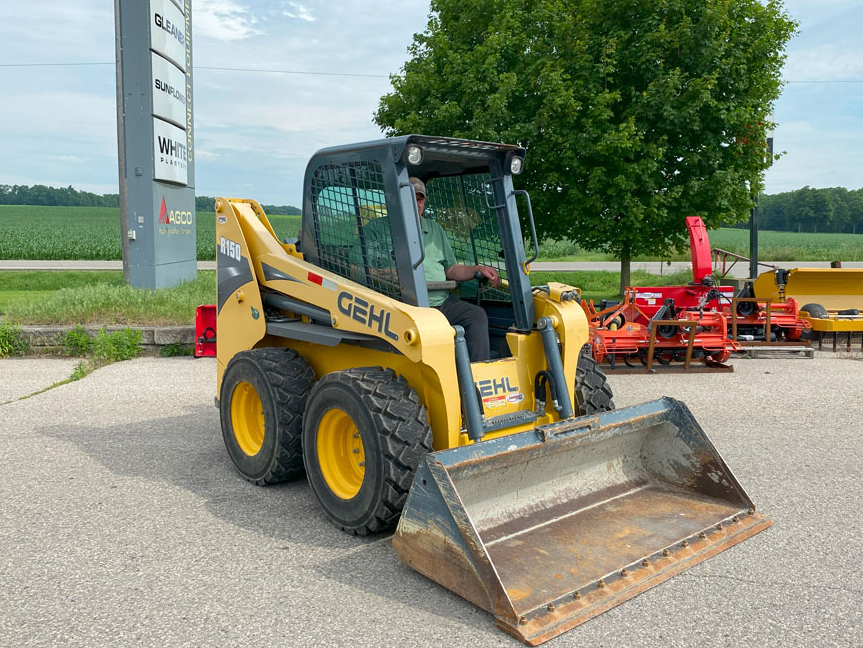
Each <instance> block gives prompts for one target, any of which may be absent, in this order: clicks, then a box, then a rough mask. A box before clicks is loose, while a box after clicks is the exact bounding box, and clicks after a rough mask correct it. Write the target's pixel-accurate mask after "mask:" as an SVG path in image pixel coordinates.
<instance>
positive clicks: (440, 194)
mask: <svg viewBox="0 0 863 648" xmlns="http://www.w3.org/2000/svg"><path fill="white" fill-rule="evenodd" d="M489 180H490V176H489V174H487V173H485V174H473V175H461V176H450V177H440V178H433V179H430V180H429V181H428V182H426V191H427V194H428V195H427V196H426V207H425V214H424V216H426V217H428V218H433V219H434V220H436V221H437V222H438V224H439V225H440V226H441V228H442V229H443V230H444V232H446V235H447V239H449V243H450V246H451V247H452V251H453V254H455V258H456V261H458V263H462V264H465V265H477V264H481V265H487V266H491V267H493V268H495V269H496V270H497V271H498V274H499V275H500V276H501V277H502V278H504V279H505V278H506V266H505V264H504V260H503V259H502V258H501V256H500V253H501V251H502V250H503V243H502V241H501V238H500V226H499V225H498V222H497V214H496V212H495V211H494V210H491V209H489V208H488V205H493V204H494V197H493V196H492V194H491V186H490V185H489V184H488V183H489ZM486 198H487V199H488V202H486ZM477 288H478V284H477V282H476V281H466V282H464V283H462V284H461V287H460V289H459V290H460V293H459V296H460V297H463V298H465V299H473V300H475V299H476V291H477ZM482 297H483V299H490V300H495V301H511V297H510V294H509V292H507V291H503V290H498V289H496V288H491V287H490V286H485V287H483V288H482Z"/></svg>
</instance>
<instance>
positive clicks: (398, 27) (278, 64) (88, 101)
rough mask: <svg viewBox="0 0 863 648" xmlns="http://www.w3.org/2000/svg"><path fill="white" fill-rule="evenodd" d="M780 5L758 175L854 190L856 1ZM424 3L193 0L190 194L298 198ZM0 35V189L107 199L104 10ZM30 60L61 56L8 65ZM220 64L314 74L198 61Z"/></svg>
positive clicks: (384, 79) (42, 7)
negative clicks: (777, 154)
mask: <svg viewBox="0 0 863 648" xmlns="http://www.w3.org/2000/svg"><path fill="white" fill-rule="evenodd" d="M785 7H786V10H787V11H788V13H789V14H790V15H791V16H792V17H794V18H795V19H797V20H798V21H799V22H800V34H799V35H798V36H797V37H796V38H794V39H793V40H792V42H791V43H790V45H789V47H788V62H787V64H786V68H785V74H784V78H785V79H786V80H787V81H788V85H787V86H786V87H785V90H784V92H783V95H782V97H781V98H780V100H779V101H778V102H777V104H776V109H775V119H776V121H777V122H778V123H779V126H778V128H777V130H776V133H775V146H776V149H777V150H778V151H787V154H786V155H785V156H784V157H783V158H782V159H781V160H780V161H779V162H777V163H776V164H775V165H774V167H773V168H771V169H770V170H769V171H768V173H767V177H766V183H767V192H768V193H776V192H779V191H788V190H792V189H796V188H799V187H802V186H804V185H810V186H813V187H831V186H844V187H847V188H849V189H857V188H860V187H863V179H861V169H863V110H861V106H863V39H861V38H860V36H859V32H860V28H861V25H863V2H851V1H847V0H845V1H840V0H787V1H786V2H785ZM428 9H429V4H428V1H427V0H374V1H363V0H329V1H323V0H321V1H316V0H305V1H304V2H286V1H282V0H278V1H277V0H254V1H253V0H210V1H205V0H198V1H197V2H195V1H193V25H194V34H193V36H194V38H193V47H194V57H195V66H196V71H195V88H194V90H195V128H196V149H197V151H196V153H197V155H196V162H195V163H196V169H195V174H196V190H197V193H198V194H204V195H223V196H227V195H230V196H238V197H247V198H256V199H258V200H260V201H261V202H264V203H276V204H293V205H297V206H299V205H300V201H301V196H302V176H303V172H304V169H305V165H306V162H307V161H308V159H309V157H310V156H311V155H312V153H314V151H316V150H317V149H319V148H322V147H324V146H330V145H334V144H343V143H348V142H352V141H361V140H366V139H374V138H377V137H379V136H380V131H379V130H378V128H377V127H376V126H375V125H374V124H373V123H372V121H371V116H372V113H373V112H374V110H375V109H376V107H377V103H378V100H379V98H380V97H381V96H382V95H383V94H385V93H386V92H388V91H389V89H390V85H389V80H388V75H389V74H390V73H394V72H398V71H399V70H400V68H401V66H402V64H403V63H404V61H405V59H406V56H407V47H408V45H409V44H410V42H411V39H412V36H413V34H414V33H415V32H421V31H422V30H423V29H424V28H425V26H426V23H427V19H428ZM0 42H2V43H3V47H2V49H0V80H2V87H3V89H4V92H3V98H2V101H0V184H37V183H41V184H49V185H54V186H67V185H70V184H71V185H72V186H74V187H76V188H79V189H86V190H89V191H94V192H97V193H104V192H116V191H117V160H116V154H117V128H116V91H115V75H114V67H113V60H114V17H113V3H112V2H108V1H106V0H76V1H75V2H68V0H30V1H29V2H22V3H12V2H4V3H3V6H2V8H0ZM33 63H66V64H76V65H64V66H27V67H21V66H20V64H33ZM81 63H96V64H101V65H77V64H81ZM224 67H231V68H246V69H255V70H282V71H293V72H304V73H314V74H288V73H267V72H248V71H246V72H235V71H225V70H214V69H207V68H224ZM345 75H354V76H345ZM529 160H530V158H529V157H528V163H529Z"/></svg>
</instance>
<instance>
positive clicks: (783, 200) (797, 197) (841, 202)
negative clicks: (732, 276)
mask: <svg viewBox="0 0 863 648" xmlns="http://www.w3.org/2000/svg"><path fill="white" fill-rule="evenodd" d="M758 227H759V229H769V230H780V231H789V232H837V233H839V232H846V233H849V234H859V233H863V189H857V190H854V191H849V190H848V189H845V188H843V187H833V188H830V189H813V188H812V187H803V188H802V189H797V190H795V191H787V192H785V193H779V194H773V195H770V196H762V197H761V198H760V199H759V201H758Z"/></svg>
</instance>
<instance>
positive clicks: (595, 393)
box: [575, 351, 614, 416]
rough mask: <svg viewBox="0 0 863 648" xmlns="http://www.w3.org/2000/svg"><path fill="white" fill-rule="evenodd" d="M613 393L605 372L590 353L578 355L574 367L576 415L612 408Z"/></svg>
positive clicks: (605, 410)
mask: <svg viewBox="0 0 863 648" xmlns="http://www.w3.org/2000/svg"><path fill="white" fill-rule="evenodd" d="M612 399H613V394H612V392H611V386H610V385H609V384H608V378H607V377H606V375H605V372H604V371H603V370H602V369H601V368H600V367H599V365H598V364H597V363H596V361H595V360H594V359H593V357H592V356H591V355H590V353H589V352H588V353H585V352H584V351H582V353H581V354H580V355H579V356H578V365H577V366H576V368H575V401H576V402H575V405H576V407H577V409H578V415H579V416H583V415H585V414H596V413H597V412H607V411H609V410H613V409H614V401H613V400H612Z"/></svg>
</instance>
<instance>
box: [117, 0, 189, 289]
mask: <svg viewBox="0 0 863 648" xmlns="http://www.w3.org/2000/svg"><path fill="white" fill-rule="evenodd" d="M114 12H115V28H116V34H117V135H118V162H119V174H120V221H121V226H120V228H121V237H122V241H123V276H124V278H125V279H126V281H127V282H129V283H130V284H132V285H133V286H135V287H140V288H150V289H157V288H168V287H171V286H175V285H177V284H178V283H181V282H183V281H189V280H192V279H194V278H195V277H196V269H197V261H196V257H197V255H196V245H195V189H194V187H195V165H194V150H195V147H194V137H193V128H192V124H193V119H192V117H193V112H192V9H191V0H143V1H142V0H114Z"/></svg>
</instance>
